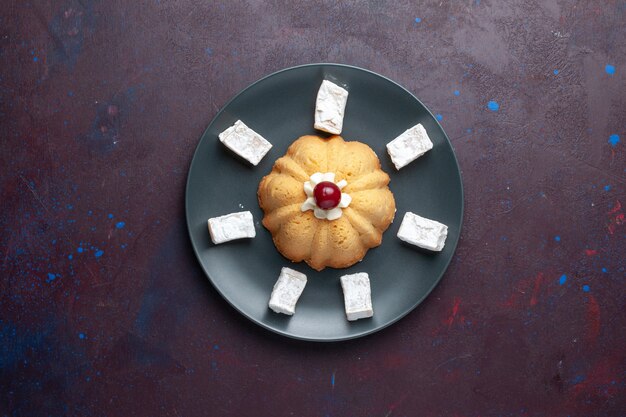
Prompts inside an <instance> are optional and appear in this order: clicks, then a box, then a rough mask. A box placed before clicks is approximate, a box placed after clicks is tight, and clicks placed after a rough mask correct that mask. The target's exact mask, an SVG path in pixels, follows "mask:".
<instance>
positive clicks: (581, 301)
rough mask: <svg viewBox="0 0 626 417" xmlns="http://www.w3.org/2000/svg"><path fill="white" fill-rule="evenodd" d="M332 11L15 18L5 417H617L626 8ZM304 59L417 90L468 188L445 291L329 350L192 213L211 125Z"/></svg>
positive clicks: (2, 51)
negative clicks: (252, 316)
mask: <svg viewBox="0 0 626 417" xmlns="http://www.w3.org/2000/svg"><path fill="white" fill-rule="evenodd" d="M334 3H335V2H324V3H322V2H305V1H294V2H289V3H287V2H285V3H278V2H268V3H261V2H257V1H251V2H241V1H228V2H222V3H214V2H191V1H176V2H174V1H146V2H131V1H126V2H121V1H109V2H100V1H94V0H83V1H80V2H79V1H77V0H76V1H58V2H44V1H37V2H29V1H4V2H2V3H1V5H0V13H1V21H0V22H1V25H0V28H1V29H0V31H1V34H0V58H1V60H2V61H1V62H2V63H1V65H0V72H1V75H0V77H1V80H0V86H1V89H0V127H1V129H0V133H1V134H2V152H1V154H0V155H1V157H2V171H1V174H0V175H1V178H0V181H1V184H2V185H1V190H2V191H1V193H2V195H1V197H0V198H1V199H2V200H1V201H2V211H1V214H0V225H1V227H2V234H1V235H0V250H1V254H0V255H1V256H0V261H1V262H2V264H1V271H2V292H1V294H2V297H1V298H0V302H1V303H2V304H1V305H0V308H1V310H0V311H1V315H0V320H2V322H1V323H0V331H1V332H0V338H1V343H0V359H1V360H0V372H1V376H0V381H1V382H0V384H1V386H0V410H1V411H2V414H4V415H24V416H37V415H46V416H47V415H54V416H57V415H95V416H99V415H112V416H113V415H119V416H129V415H145V416H155V415H169V416H190V415H207V414H213V415H230V416H240V415H276V416H287V415H296V416H326V415H328V416H339V415H342V416H343V415H352V416H415V415H419V416H455V415H456V416H568V415H569V416H594V415H602V416H619V415H623V414H624V409H626V404H625V401H626V400H625V397H626V396H625V392H624V391H625V387H624V384H625V377H624V375H625V373H626V369H625V368H626V367H625V353H624V346H625V345H626V340H625V338H626V336H625V332H624V328H625V321H626V315H625V314H624V312H625V303H624V301H625V298H624V275H625V271H624V267H625V265H624V254H625V244H624V237H625V233H626V229H625V226H624V204H626V193H625V176H626V173H625V171H624V170H625V168H626V163H625V161H626V158H625V153H624V152H625V151H624V138H625V137H626V112H625V108H626V82H625V81H626V79H625V78H624V69H625V68H626V60H625V58H624V57H626V43H625V41H624V39H626V25H625V24H624V22H625V20H626V15H625V14H626V4H625V3H624V1H597V2H596V1H582V0H581V1H565V0H563V1H556V0H552V1H545V2H536V1H528V2H516V1H495V0H494V1H488V0H481V1H478V0H475V1H459V2H442V1H440V0H437V1H432V2H423V3H419V4H417V3H416V4H413V5H410V4H409V3H408V2H391V1H389V2H386V1H372V2H368V3H365V2H341V4H338V5H334ZM416 18H419V21H417V20H416ZM310 62H342V63H348V64H352V65H357V66H361V67H365V68H368V69H371V70H373V71H376V72H378V73H380V74H382V75H385V76H387V77H389V78H391V79H393V80H395V81H397V82H399V83H400V84H402V85H404V86H406V87H407V88H408V89H409V90H410V91H412V92H413V93H414V94H415V95H416V96H417V97H419V98H420V99H421V100H422V101H423V102H424V103H425V104H426V105H427V106H428V107H429V108H431V109H432V110H433V111H434V112H436V113H437V114H440V115H441V118H442V121H441V123H442V125H443V126H444V128H445V129H446V132H447V133H448V135H449V136H450V138H451V140H452V143H453V145H454V147H455V151H456V154H457V156H458V158H459V163H460V166H461V169H462V173H463V180H464V187H465V210H466V211H465V219H464V225H463V231H462V235H461V240H460V243H459V247H458V249H457V251H456V255H455V258H454V259H453V261H452V264H451V265H450V268H449V269H448V272H447V273H446V275H445V276H444V278H443V280H442V281H441V283H440V285H438V286H437V288H436V289H435V291H434V292H433V293H432V294H431V295H430V296H429V297H428V299H427V300H426V301H425V302H424V303H423V304H422V305H421V306H420V307H419V308H417V309H416V310H414V311H413V312H412V313H411V314H409V315H408V316H407V317H405V318H404V319H402V320H401V321H399V322H398V323H396V324H395V325H393V326H391V327H389V328H387V329H385V330H383V331H381V332H378V333H376V334H374V335H371V336H368V337H365V338H362V339H357V340H354V341H349V342H345V343H339V344H325V345H319V344H310V343H306V342H298V341H293V340H289V339H287V338H284V337H281V336H278V335H275V334H272V333H271V332H268V331H267V330H264V329H262V328H260V327H258V326H256V325H254V324H253V323H251V322H249V321H248V320H246V319H245V318H244V317H242V316H241V315H240V314H238V313H237V312H236V311H235V310H234V309H233V308H232V307H230V306H229V305H228V304H227V303H226V302H225V301H224V300H223V299H222V298H221V297H220V296H219V294H218V293H217V292H216V291H215V290H214V289H213V288H212V287H211V285H210V284H209V282H208V281H207V280H206V278H205V277H204V274H203V272H202V270H201V269H200V266H199V265H198V263H197V261H196V259H195V257H194V255H193V252H192V249H191V245H190V244H189V240H188V238H187V234H186V228H185V218H184V210H183V203H184V186H185V179H186V174H187V168H188V166H189V162H190V160H191V156H192V154H193V151H194V148H195V145H196V144H197V143H198V139H199V138H200V136H201V134H202V132H203V131H204V129H205V128H206V126H207V125H208V123H209V121H210V120H211V118H212V117H213V116H214V115H215V114H216V113H217V111H218V110H219V109H220V108H221V107H222V106H223V105H224V104H225V103H226V101H227V100H228V99H229V98H230V97H232V96H233V94H235V93H236V92H238V91H239V90H241V89H242V88H243V87H245V86H246V85H248V84H250V83H251V82H253V81H254V80H257V79H259V78H261V77H262V76H264V75H266V74H268V73H271V72H274V71H276V70H279V69H281V68H285V67H289V66H293V65H297V64H304V63H310ZM607 65H609V66H607ZM455 91H458V92H459V93H458V95H457V94H455ZM490 101H494V102H497V103H498V105H499V106H498V110H497V111H492V110H490V109H489V107H488V103H489V102H490ZM492 107H493V108H494V110H495V106H492ZM122 222H123V223H122ZM118 225H119V227H118ZM79 248H82V249H80V250H81V251H82V252H79Z"/></svg>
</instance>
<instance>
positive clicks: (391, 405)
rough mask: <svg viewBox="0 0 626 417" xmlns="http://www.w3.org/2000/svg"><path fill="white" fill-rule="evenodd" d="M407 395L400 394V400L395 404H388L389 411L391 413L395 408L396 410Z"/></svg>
mask: <svg viewBox="0 0 626 417" xmlns="http://www.w3.org/2000/svg"><path fill="white" fill-rule="evenodd" d="M406 397H407V394H406V393H405V394H402V397H400V399H399V400H398V401H396V402H395V403H392V404H389V411H393V410H395V409H396V408H398V406H399V405H400V404H402V402H403V401H404V400H405V399H406Z"/></svg>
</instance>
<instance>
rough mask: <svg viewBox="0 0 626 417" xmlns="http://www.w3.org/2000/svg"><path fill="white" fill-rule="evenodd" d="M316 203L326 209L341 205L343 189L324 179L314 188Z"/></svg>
mask: <svg viewBox="0 0 626 417" xmlns="http://www.w3.org/2000/svg"><path fill="white" fill-rule="evenodd" d="M313 195H314V196H315V203H316V204H317V206H318V207H319V208H321V209H324V210H330V209H332V208H335V207H337V206H338V205H339V202H340V201H341V190H340V189H339V187H337V186H336V185H335V183H333V182H330V181H322V182H320V183H319V184H317V185H316V186H315V188H314V189H313Z"/></svg>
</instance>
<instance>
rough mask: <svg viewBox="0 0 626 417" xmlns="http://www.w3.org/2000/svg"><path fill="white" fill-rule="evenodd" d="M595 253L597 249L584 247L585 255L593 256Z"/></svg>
mask: <svg viewBox="0 0 626 417" xmlns="http://www.w3.org/2000/svg"><path fill="white" fill-rule="evenodd" d="M597 254H598V251H597V250H595V249H585V255H587V256H593V255H597Z"/></svg>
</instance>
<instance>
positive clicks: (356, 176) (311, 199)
mask: <svg viewBox="0 0 626 417" xmlns="http://www.w3.org/2000/svg"><path fill="white" fill-rule="evenodd" d="M388 184H389V176H388V175H387V174H386V173H384V172H383V171H382V170H381V169H380V161H379V160H378V157H377V156H376V154H375V153H374V151H373V150H372V149H371V148H370V147H369V146H367V145H365V144H364V143H361V142H346V141H344V140H343V138H342V137H341V136H332V137H330V138H328V139H323V138H320V137H318V136H302V137H301V138H299V139H298V140H296V141H295V142H294V143H292V144H291V146H290V147H289V149H288V150H287V154H286V155H285V156H283V157H281V158H279V159H278V160H277V161H276V163H275V164H274V167H273V168H272V172H270V173H269V174H268V175H266V176H265V177H264V178H263V180H261V183H260V184H259V191H258V197H259V205H260V206H261V209H263V211H264V212H265V217H263V225H264V226H265V227H266V228H267V229H268V230H269V231H270V232H271V233H272V238H273V240H274V244H275V245H276V248H277V249H278V251H279V252H280V253H281V254H282V255H283V256H285V257H286V258H288V259H290V260H291V261H293V262H300V261H305V262H306V263H307V264H309V266H311V267H312V268H313V269H316V270H318V271H320V270H322V269H324V268H325V267H327V266H330V267H332V268H346V267H349V266H351V265H353V264H355V263H356V262H358V261H360V260H361V259H363V256H365V253H366V252H367V251H368V249H370V248H373V247H376V246H378V245H380V244H381V242H382V235H383V232H384V231H385V230H387V228H388V227H389V225H390V224H391V222H392V221H393V217H394V215H395V212H396V204H395V200H394V198H393V194H392V193H391V191H390V190H389V187H388V186H387V185H388Z"/></svg>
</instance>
